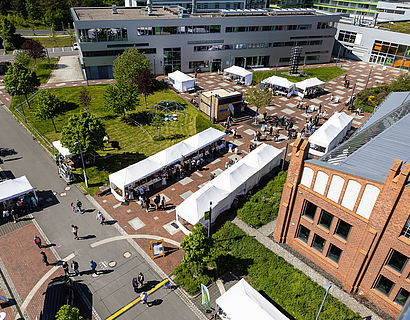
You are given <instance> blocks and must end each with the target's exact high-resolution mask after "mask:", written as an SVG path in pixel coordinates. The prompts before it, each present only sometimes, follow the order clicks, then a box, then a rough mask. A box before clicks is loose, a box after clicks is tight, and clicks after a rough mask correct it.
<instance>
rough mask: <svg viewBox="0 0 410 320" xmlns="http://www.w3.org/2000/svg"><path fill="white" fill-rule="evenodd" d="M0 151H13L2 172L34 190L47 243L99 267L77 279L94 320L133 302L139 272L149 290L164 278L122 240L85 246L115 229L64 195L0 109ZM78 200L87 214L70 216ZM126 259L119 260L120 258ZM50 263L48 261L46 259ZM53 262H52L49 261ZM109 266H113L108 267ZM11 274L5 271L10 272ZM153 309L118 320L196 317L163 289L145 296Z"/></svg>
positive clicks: (51, 167) (44, 161)
mask: <svg viewBox="0 0 410 320" xmlns="http://www.w3.org/2000/svg"><path fill="white" fill-rule="evenodd" d="M0 147H2V148H10V149H14V150H15V152H16V153H15V154H14V155H10V156H6V157H4V158H3V160H4V163H3V164H2V165H1V167H2V168H3V170H11V171H12V173H13V174H14V176H15V177H20V176H22V175H26V176H27V178H28V180H29V181H30V182H31V184H32V185H33V186H34V187H35V188H36V189H37V190H38V195H39V197H41V198H42V203H44V204H45V208H44V209H43V210H41V211H40V212H37V213H35V214H34V217H35V219H36V221H37V222H38V224H39V225H40V227H41V229H42V230H43V231H44V233H45V234H46V235H47V238H48V239H49V241H50V242H51V243H55V244H56V246H55V247H54V248H55V249H56V252H57V254H58V255H59V256H60V257H61V258H64V257H66V256H68V255H70V254H72V253H74V254H75V256H76V260H77V261H78V262H79V265H80V270H88V269H89V261H90V259H93V260H95V261H96V262H97V263H98V269H100V270H104V272H105V274H102V275H99V276H98V277H96V278H94V277H92V276H90V275H85V276H82V277H81V281H82V283H83V284H86V285H87V286H88V289H89V291H90V295H91V296H90V297H89V298H90V301H91V302H92V306H93V307H94V308H95V311H96V312H97V313H98V315H99V317H101V318H102V319H105V318H106V317H108V316H109V315H111V314H112V313H114V312H115V311H117V310H118V309H120V308H121V307H122V306H124V305H126V304H127V303H128V302H130V301H131V300H133V299H134V298H136V297H137V294H136V293H135V292H133V288H132V286H131V280H132V278H133V277H135V276H136V275H137V274H138V272H140V271H141V272H143V274H144V275H145V281H148V282H149V283H150V284H151V285H154V284H156V283H158V282H159V281H161V280H162V279H163V275H160V274H159V273H158V272H156V270H154V268H153V266H152V265H151V264H152V261H151V264H150V263H148V262H147V261H146V260H145V259H144V257H143V256H142V255H140V254H139V253H138V251H137V249H136V248H135V244H134V245H132V244H131V243H130V242H128V241H126V240H120V241H116V242H111V243H108V244H105V245H102V246H99V247H96V248H91V247H90V244H91V243H93V242H96V241H98V240H102V239H105V238H109V237H113V236H118V235H120V231H119V230H118V229H117V228H118V227H116V226H115V225H104V226H101V225H100V224H99V223H98V222H97V221H96V218H95V216H96V211H95V208H94V207H93V205H92V203H90V202H89V201H88V200H87V198H86V197H85V196H84V195H83V194H82V193H81V192H80V191H79V190H78V189H77V188H76V187H74V186H72V187H71V188H70V190H66V189H65V188H66V187H67V185H66V184H65V182H63V181H62V180H61V179H60V178H59V177H58V175H57V170H56V165H55V163H54V162H53V161H52V159H51V158H50V156H49V155H47V154H46V152H45V151H44V150H43V149H42V148H41V147H40V146H39V145H38V144H37V143H36V142H35V141H33V138H32V136H31V135H30V134H29V133H27V131H26V130H25V129H24V128H23V127H21V126H20V124H18V123H17V122H16V121H15V119H14V118H13V117H12V115H11V114H10V113H9V111H8V110H5V109H4V107H3V106H0ZM77 199H80V200H81V201H82V203H83V206H84V208H85V209H86V210H87V212H86V213H85V214H83V215H80V214H74V213H73V212H72V211H71V208H70V203H71V202H73V201H76V200H77ZM71 224H76V225H78V226H79V236H80V237H81V236H83V237H86V238H88V239H85V240H74V239H73V235H72V233H71V227H70V226H71ZM125 252H129V253H131V257H129V258H126V257H124V253H125ZM49 259H50V258H49ZM50 260H52V259H50ZM109 262H115V263H116V265H115V267H113V268H110V267H108V263H109ZM11 271H12V270H9V272H11ZM148 300H149V301H154V302H155V303H154V305H153V306H151V307H150V308H147V307H146V306H144V305H140V304H138V305H136V306H135V307H133V308H132V309H131V310H130V311H128V312H127V313H125V314H123V315H122V316H120V317H119V318H118V319H120V320H125V319H127V320H128V319H130V320H131V319H135V320H140V319H171V320H172V319H178V320H192V319H197V318H198V317H197V316H196V315H195V313H194V312H193V311H192V310H191V308H190V307H188V306H187V304H186V303H184V302H183V301H182V299H181V298H180V292H179V291H178V290H177V291H168V290H166V289H164V288H162V289H160V290H158V291H157V292H156V293H154V294H153V295H152V296H150V297H149V299H148Z"/></svg>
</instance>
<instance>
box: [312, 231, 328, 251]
mask: <svg viewBox="0 0 410 320" xmlns="http://www.w3.org/2000/svg"><path fill="white" fill-rule="evenodd" d="M325 244H326V240H325V239H323V238H322V237H321V236H318V235H317V234H315V236H314V237H313V242H312V248H314V249H316V250H317V251H319V252H323V248H324V247H325Z"/></svg>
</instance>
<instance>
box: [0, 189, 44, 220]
mask: <svg viewBox="0 0 410 320" xmlns="http://www.w3.org/2000/svg"><path fill="white" fill-rule="evenodd" d="M37 206H38V201H37V198H36V197H35V195H34V194H32V193H29V194H27V195H25V196H22V197H18V198H15V199H12V200H8V201H5V202H3V203H0V210H1V209H2V210H1V211H0V212H2V213H3V214H2V217H3V221H4V222H9V221H10V222H11V221H13V222H14V223H17V222H18V221H19V217H21V216H22V215H24V214H26V213H29V212H31V211H32V210H33V209H34V208H36V207H37Z"/></svg>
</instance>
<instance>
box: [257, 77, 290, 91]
mask: <svg viewBox="0 0 410 320" xmlns="http://www.w3.org/2000/svg"><path fill="white" fill-rule="evenodd" d="M262 83H263V84H270V85H272V86H278V87H282V88H285V89H286V90H287V92H288V93H290V94H296V85H295V83H294V82H291V81H289V80H288V79H286V78H282V77H278V76H271V77H269V78H266V79H264V80H263V81H262Z"/></svg>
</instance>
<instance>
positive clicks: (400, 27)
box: [377, 21, 410, 34]
mask: <svg viewBox="0 0 410 320" xmlns="http://www.w3.org/2000/svg"><path fill="white" fill-rule="evenodd" d="M377 26H378V27H379V28H380V29H387V30H389V31H393V32H400V33H407V34H409V33H410V21H401V22H399V21H395V22H394V23H390V22H386V23H378V24H377Z"/></svg>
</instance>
